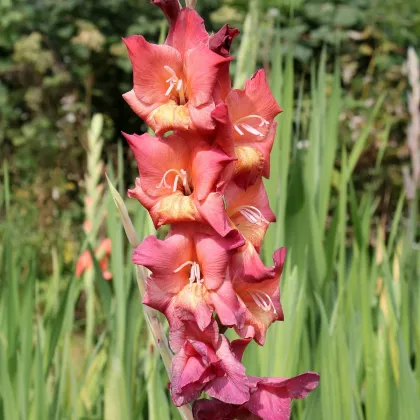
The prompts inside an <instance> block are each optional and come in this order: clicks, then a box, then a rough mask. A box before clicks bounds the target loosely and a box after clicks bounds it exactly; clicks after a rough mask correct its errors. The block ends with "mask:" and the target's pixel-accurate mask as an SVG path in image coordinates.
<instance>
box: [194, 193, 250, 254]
mask: <svg viewBox="0 0 420 420" xmlns="http://www.w3.org/2000/svg"><path fill="white" fill-rule="evenodd" d="M196 207H197V210H198V211H199V213H200V215H201V216H202V218H203V219H204V220H206V221H207V222H208V223H209V225H210V226H211V227H212V228H213V229H214V230H215V231H216V232H217V233H218V234H219V235H221V236H223V237H225V238H229V239H230V246H229V249H236V248H238V247H240V246H242V245H243V244H244V243H245V240H244V238H243V237H242V235H241V234H240V233H239V232H238V230H237V229H235V227H234V226H233V224H232V223H231V222H230V221H229V218H228V217H227V215H226V212H225V204H224V201H223V198H222V195H221V194H219V193H211V194H209V195H208V197H207V198H206V199H205V200H204V201H203V202H201V203H196Z"/></svg>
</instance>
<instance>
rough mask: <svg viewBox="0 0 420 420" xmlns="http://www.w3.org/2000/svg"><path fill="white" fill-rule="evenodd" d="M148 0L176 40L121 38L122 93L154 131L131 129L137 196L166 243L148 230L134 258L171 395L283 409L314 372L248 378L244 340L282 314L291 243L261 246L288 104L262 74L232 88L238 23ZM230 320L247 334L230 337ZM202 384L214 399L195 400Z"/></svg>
mask: <svg viewBox="0 0 420 420" xmlns="http://www.w3.org/2000/svg"><path fill="white" fill-rule="evenodd" d="M151 3H152V4H155V5H157V6H158V7H160V8H161V9H162V11H163V13H164V14H165V15H166V17H167V18H168V21H169V25H170V27H169V33H168V37H167V39H166V42H165V44H164V45H153V44H150V43H148V42H147V41H146V40H145V39H144V38H143V37H142V36H136V35H135V36H130V37H128V38H126V39H124V42H125V44H126V46H127V49H128V54H129V57H130V60H131V63H132V66H133V88H132V90H130V91H129V92H127V93H125V94H124V95H123V96H124V99H125V100H126V101H127V103H128V104H129V105H130V106H131V108H132V109H133V110H134V112H135V113H136V114H137V115H139V116H140V117H141V118H142V119H143V120H144V121H145V122H146V123H147V124H148V125H149V127H150V128H151V129H152V130H154V131H155V133H156V135H157V137H154V136H150V135H148V134H143V135H141V136H138V135H136V134H132V135H130V134H124V136H125V138H126V139H127V141H128V144H129V146H130V148H131V150H132V152H133V154H134V157H135V159H136V162H137V165H138V169H139V177H138V178H137V180H136V183H135V188H133V189H131V190H129V196H130V197H132V198H136V199H137V200H138V201H139V202H140V203H141V204H142V205H143V206H144V207H145V208H146V209H147V210H148V212H149V214H150V217H151V218H152V220H153V223H154V225H155V227H156V228H157V227H159V226H162V225H170V228H169V233H168V234H167V236H166V238H165V239H163V240H159V239H157V238H156V237H155V236H149V237H148V238H146V239H145V240H144V241H143V242H142V243H141V244H140V245H138V246H136V247H135V249H134V251H133V258H132V259H133V262H134V264H137V265H139V266H143V267H145V268H147V269H148V270H149V276H148V277H147V279H146V280H145V294H144V297H143V303H144V304H145V305H147V306H148V307H150V308H153V309H154V310H157V311H160V312H161V313H163V314H164V315H165V316H166V318H167V320H168V322H169V343H170V347H171V350H172V352H173V356H172V361H171V368H170V372H171V377H170V387H169V389H170V392H171V396H172V400H173V403H174V404H175V405H176V406H177V407H181V406H184V408H186V407H189V406H188V404H190V403H193V408H192V411H191V408H188V410H190V411H189V412H190V413H192V415H193V416H194V418H195V419H201V420H205V419H212V420H213V419H216V420H217V419H248V418H251V417H252V418H253V419H254V418H255V419H264V420H285V419H289V418H290V413H291V401H292V399H296V398H298V399H300V398H303V397H305V396H306V395H307V394H308V393H309V392H310V391H312V390H313V389H314V388H316V387H317V385H318V381H319V376H318V374H316V373H314V372H306V373H303V374H301V375H298V376H296V377H293V378H287V379H285V378H260V377H254V376H247V375H246V373H245V367H244V366H243V364H242V361H241V360H242V354H243V352H244V351H245V348H246V346H247V345H248V343H249V342H250V341H252V340H254V341H255V342H256V343H258V344H259V345H264V343H265V337H266V334H267V330H268V328H269V327H270V325H271V324H272V323H273V322H276V321H283V319H284V316H283V310H282V306H281V303H280V291H279V281H280V277H281V274H282V271H283V266H284V263H285V258H286V249H285V248H280V249H278V250H277V251H275V252H274V254H273V260H274V265H273V266H271V267H266V266H265V265H264V264H263V262H262V261H261V258H260V255H259V252H260V248H261V244H262V241H263V239H264V236H265V233H266V231H267V229H268V227H269V225H270V223H272V222H275V215H274V213H273V212H272V210H271V209H270V205H269V201H268V196H267V193H266V190H265V188H264V183H263V180H262V177H265V178H269V176H270V152H271V149H272V146H273V141H274V137H275V132H276V123H275V122H274V118H275V117H276V116H277V115H278V114H279V113H280V112H281V108H280V107H279V106H278V104H277V102H276V101H275V99H274V97H273V95H272V94H271V92H270V88H269V86H268V83H267V80H266V77H265V74H264V70H259V71H257V72H256V73H255V74H254V76H253V77H252V78H251V79H249V80H247V81H246V82H245V86H244V89H243V90H240V89H231V80H230V76H229V63H230V61H231V60H232V58H233V57H231V56H230V46H231V43H232V41H233V39H234V38H235V37H236V35H237V34H238V33H239V31H238V30H236V29H234V28H230V27H229V26H228V25H225V26H223V28H222V29H221V30H220V31H219V32H217V33H216V34H214V35H212V36H210V35H209V34H208V33H207V31H206V29H205V27H204V22H203V20H202V19H201V17H200V16H199V15H198V13H197V12H196V11H195V10H193V9H192V8H189V7H186V8H181V6H180V3H179V2H178V0H151ZM187 4H194V2H189V3H187ZM168 131H171V132H172V134H171V135H169V136H165V137H161V136H163V134H165V133H167V132H168ZM227 328H233V329H234V330H235V331H236V333H237V334H238V335H239V336H240V337H241V338H240V339H238V340H234V341H232V342H229V340H228V339H227V338H226V336H225V335H224V332H225V331H226V329H227ZM202 392H205V393H206V394H207V395H208V396H209V397H211V398H210V399H199V398H200V396H201V395H202ZM186 404H187V406H185V405H186ZM190 417H191V415H190Z"/></svg>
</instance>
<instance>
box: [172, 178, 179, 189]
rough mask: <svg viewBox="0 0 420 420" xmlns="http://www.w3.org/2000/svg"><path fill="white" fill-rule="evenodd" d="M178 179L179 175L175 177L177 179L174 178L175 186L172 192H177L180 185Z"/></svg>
mask: <svg viewBox="0 0 420 420" xmlns="http://www.w3.org/2000/svg"><path fill="white" fill-rule="evenodd" d="M178 179H179V175H177V176H176V177H175V180H174V186H173V188H172V192H175V191H176V189H177V187H178Z"/></svg>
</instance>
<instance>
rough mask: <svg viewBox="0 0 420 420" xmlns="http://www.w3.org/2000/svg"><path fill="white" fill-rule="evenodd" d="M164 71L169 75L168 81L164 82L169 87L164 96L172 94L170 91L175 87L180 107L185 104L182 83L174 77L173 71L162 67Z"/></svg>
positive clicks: (167, 67)
mask: <svg viewBox="0 0 420 420" xmlns="http://www.w3.org/2000/svg"><path fill="white" fill-rule="evenodd" d="M163 67H164V69H165V70H166V71H168V72H169V73H170V75H171V77H170V78H169V79H167V80H166V83H169V87H168V89H167V91H166V93H165V95H166V96H169V95H170V94H171V92H172V89H173V88H174V87H175V86H176V91H177V92H178V94H179V103H180V105H184V104H185V94H184V87H183V85H184V83H183V81H182V79H179V78H178V76H177V75H176V73H175V71H174V70H173V69H171V68H170V67H169V66H163Z"/></svg>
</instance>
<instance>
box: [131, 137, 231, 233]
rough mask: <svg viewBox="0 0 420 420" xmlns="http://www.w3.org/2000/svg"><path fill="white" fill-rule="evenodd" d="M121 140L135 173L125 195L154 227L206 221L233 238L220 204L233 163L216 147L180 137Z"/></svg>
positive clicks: (194, 138)
mask: <svg viewBox="0 0 420 420" xmlns="http://www.w3.org/2000/svg"><path fill="white" fill-rule="evenodd" d="M124 135H125V137H126V139H127V140H128V143H129V144H130V147H131V149H132V150H133V153H134V156H135V158H136V161H137V165H138V168H139V174H140V177H139V178H137V180H136V186H135V188H134V189H132V190H129V192H128V194H129V196H130V197H132V198H136V199H137V200H139V201H140V203H141V204H142V205H143V206H144V207H146V209H147V210H148V211H149V213H150V216H151V218H152V220H153V223H154V225H155V227H156V228H158V227H159V226H162V225H165V224H169V223H177V222H207V223H209V224H210V225H211V226H212V227H213V228H214V229H215V230H216V231H217V232H218V233H219V234H220V235H222V236H228V235H230V236H231V237H237V236H238V232H237V231H236V229H235V227H234V226H232V225H231V224H230V223H229V221H228V218H227V216H226V212H225V210H224V202H223V199H222V194H223V192H224V190H225V188H226V186H227V181H228V179H229V178H230V176H231V174H232V172H233V163H234V162H233V160H234V158H232V157H229V156H228V155H226V153H225V152H223V151H222V150H221V148H220V147H219V146H218V145H217V144H213V145H210V144H209V143H208V142H207V141H205V140H200V139H199V138H198V137H191V136H187V135H185V134H184V135H183V136H181V135H177V134H173V135H171V136H169V137H166V138H164V139H160V138H155V137H152V136H150V135H149V134H143V135H142V136H137V135H136V134H134V135H127V134H124ZM229 167H231V169H229Z"/></svg>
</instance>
